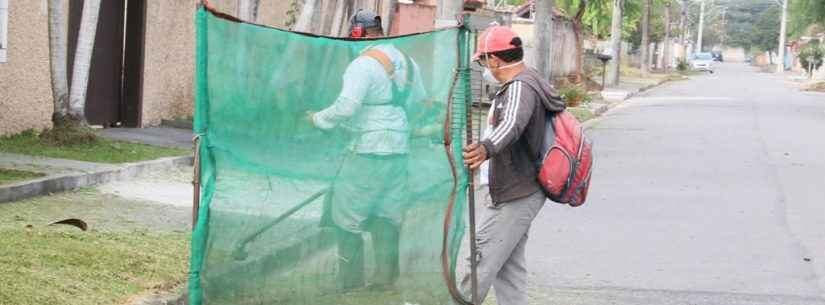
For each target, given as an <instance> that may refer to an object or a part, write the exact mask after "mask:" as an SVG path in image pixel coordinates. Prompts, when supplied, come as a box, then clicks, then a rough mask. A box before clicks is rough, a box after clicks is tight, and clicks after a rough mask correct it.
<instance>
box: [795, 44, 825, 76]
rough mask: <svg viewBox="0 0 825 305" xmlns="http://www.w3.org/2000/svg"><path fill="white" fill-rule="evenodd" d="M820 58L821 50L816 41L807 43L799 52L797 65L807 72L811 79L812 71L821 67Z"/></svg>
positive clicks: (821, 55)
mask: <svg viewBox="0 0 825 305" xmlns="http://www.w3.org/2000/svg"><path fill="white" fill-rule="evenodd" d="M822 57H823V50H822V48H821V47H820V46H819V43H817V42H816V41H812V42H810V43H808V45H806V46H805V47H804V48H802V50H800V52H799V63H800V64H801V65H802V67H804V68H805V71H807V72H808V75H809V77H810V78H811V79H813V77H814V71H816V70H818V69H819V67H821V66H822Z"/></svg>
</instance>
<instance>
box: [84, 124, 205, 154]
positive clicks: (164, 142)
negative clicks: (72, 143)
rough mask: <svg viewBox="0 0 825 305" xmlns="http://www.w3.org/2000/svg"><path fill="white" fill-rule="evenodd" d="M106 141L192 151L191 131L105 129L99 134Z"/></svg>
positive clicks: (158, 128)
mask: <svg viewBox="0 0 825 305" xmlns="http://www.w3.org/2000/svg"><path fill="white" fill-rule="evenodd" d="M100 135H101V136H103V137H104V138H107V139H112V140H119V141H125V142H132V143H140V144H148V145H154V146H162V147H175V148H184V149H192V137H193V136H194V134H193V133H192V130H191V129H180V128H171V127H147V128H107V129H104V130H103V131H101V132H100Z"/></svg>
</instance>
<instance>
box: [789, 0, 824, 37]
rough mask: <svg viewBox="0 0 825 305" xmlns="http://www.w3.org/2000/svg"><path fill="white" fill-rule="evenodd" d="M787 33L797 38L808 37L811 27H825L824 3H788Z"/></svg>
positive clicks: (815, 0) (795, 0)
mask: <svg viewBox="0 0 825 305" xmlns="http://www.w3.org/2000/svg"><path fill="white" fill-rule="evenodd" d="M788 6H789V9H788V19H789V22H788V33H789V34H790V36H791V37H794V38H798V37H800V36H803V35H809V34H812V33H807V31H808V29H809V28H810V27H811V26H812V25H819V26H825V3H823V1H822V0H793V1H790V2H789V3H788Z"/></svg>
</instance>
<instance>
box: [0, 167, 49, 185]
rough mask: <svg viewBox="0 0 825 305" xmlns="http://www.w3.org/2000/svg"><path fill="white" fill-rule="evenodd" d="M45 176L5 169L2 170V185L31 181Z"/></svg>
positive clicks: (0, 183) (0, 180)
mask: <svg viewBox="0 0 825 305" xmlns="http://www.w3.org/2000/svg"><path fill="white" fill-rule="evenodd" d="M43 176H45V175H44V174H41V173H33V172H27V171H21V170H16V169H3V168H0V185H2V184H9V183H14V182H18V181H23V180H29V179H34V178H39V177H43Z"/></svg>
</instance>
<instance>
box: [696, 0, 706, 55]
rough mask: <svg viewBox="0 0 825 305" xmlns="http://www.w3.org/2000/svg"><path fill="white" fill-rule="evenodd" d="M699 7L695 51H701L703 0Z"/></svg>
mask: <svg viewBox="0 0 825 305" xmlns="http://www.w3.org/2000/svg"><path fill="white" fill-rule="evenodd" d="M701 1H702V3H701V5H700V8H699V37H697V38H696V53H699V52H702V34H703V31H704V27H705V0H701Z"/></svg>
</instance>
